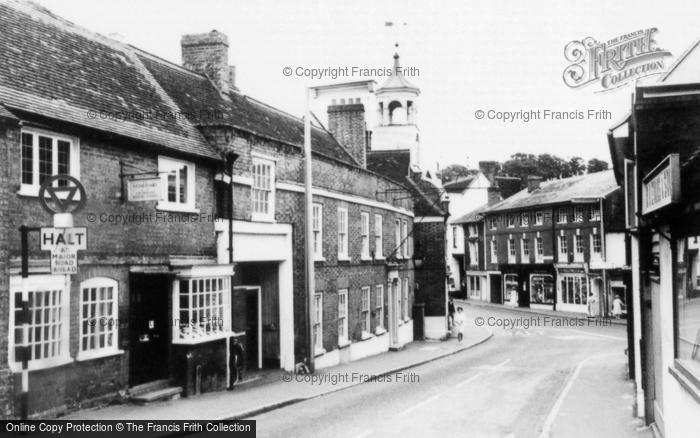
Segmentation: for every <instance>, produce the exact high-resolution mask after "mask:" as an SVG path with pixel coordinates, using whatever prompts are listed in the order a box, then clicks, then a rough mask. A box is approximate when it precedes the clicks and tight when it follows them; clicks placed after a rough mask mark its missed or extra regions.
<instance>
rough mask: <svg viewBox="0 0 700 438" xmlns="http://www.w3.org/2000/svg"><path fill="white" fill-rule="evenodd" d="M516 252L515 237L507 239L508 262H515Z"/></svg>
mask: <svg viewBox="0 0 700 438" xmlns="http://www.w3.org/2000/svg"><path fill="white" fill-rule="evenodd" d="M517 254H518V253H517V249H515V239H508V263H510V264H513V263H515V262H516V259H517Z"/></svg>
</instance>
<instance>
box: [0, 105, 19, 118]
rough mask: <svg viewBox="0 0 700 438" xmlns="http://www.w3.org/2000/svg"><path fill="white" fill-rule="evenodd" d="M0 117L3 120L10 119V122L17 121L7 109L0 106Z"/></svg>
mask: <svg viewBox="0 0 700 438" xmlns="http://www.w3.org/2000/svg"><path fill="white" fill-rule="evenodd" d="M0 117H3V118H5V119H12V120H17V116H15V115H14V114H12V112H10V111H9V110H8V109H7V108H5V107H4V106H2V105H0Z"/></svg>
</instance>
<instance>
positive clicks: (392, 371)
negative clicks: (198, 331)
mask: <svg viewBox="0 0 700 438" xmlns="http://www.w3.org/2000/svg"><path fill="white" fill-rule="evenodd" d="M468 324H469V325H468V326H467V327H472V329H468V330H466V332H465V336H464V340H463V341H462V342H461V343H459V342H457V340H456V339H455V338H450V339H448V340H446V341H434V342H432V341H416V342H412V343H410V344H408V345H407V346H406V347H405V348H403V349H401V350H399V351H389V352H387V353H383V354H379V355H375V356H371V357H368V358H365V359H362V360H358V361H354V362H350V363H346V364H341V365H338V366H335V367H330V368H327V369H323V370H319V371H318V372H317V373H316V374H314V375H295V374H290V373H285V372H280V371H271V372H270V373H267V375H266V376H264V377H263V379H262V383H260V382H259V384H256V385H242V386H241V387H234V389H233V390H232V391H221V392H213V393H207V394H202V395H199V396H194V397H186V398H181V399H177V400H170V401H165V402H157V403H151V404H148V405H147V406H138V405H133V404H120V405H112V406H106V407H102V408H98V409H90V410H82V411H77V412H73V413H71V414H70V415H67V416H65V417H62V419H79V420H124V419H129V420H159V419H164V418H181V419H188V420H223V419H244V418H250V417H252V416H254V415H260V414H262V413H265V412H268V411H271V410H274V409H279V408H282V407H285V406H289V405H293V404H296V403H301V402H304V401H308V400H311V399H314V398H317V397H321V396H325V395H328V394H331V393H335V392H338V391H343V390H346V389H348V388H352V387H356V386H358V385H362V384H366V383H367V382H366V381H367V380H370V382H371V381H372V379H379V378H382V377H385V376H392V378H393V377H396V376H401V375H405V376H409V377H407V378H410V373H408V372H405V371H406V370H409V369H410V368H413V367H417V366H420V365H423V364H426V363H429V362H432V361H435V360H438V359H442V358H445V357H448V356H451V355H455V354H457V353H460V352H463V351H465V350H468V349H470V348H473V347H475V346H477V345H479V344H482V343H484V342H486V341H488V340H489V339H490V338H491V337H492V333H491V331H490V330H489V329H487V328H480V327H476V326H475V325H474V323H473V321H471V320H468Z"/></svg>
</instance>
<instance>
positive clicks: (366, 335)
mask: <svg viewBox="0 0 700 438" xmlns="http://www.w3.org/2000/svg"><path fill="white" fill-rule="evenodd" d="M373 337H374V335H373V334H372V333H369V332H365V331H363V332H362V334H361V335H360V339H361V340H363V341H366V340H367V339H372V338H373Z"/></svg>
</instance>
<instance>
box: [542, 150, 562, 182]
mask: <svg viewBox="0 0 700 438" xmlns="http://www.w3.org/2000/svg"><path fill="white" fill-rule="evenodd" d="M566 172H567V164H566V161H564V160H563V159H562V158H559V157H557V156H556V155H552V154H540V155H538V156H537V173H536V174H535V175H538V176H541V177H542V178H543V179H553V178H561V177H562V176H564V175H565V174H566Z"/></svg>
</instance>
